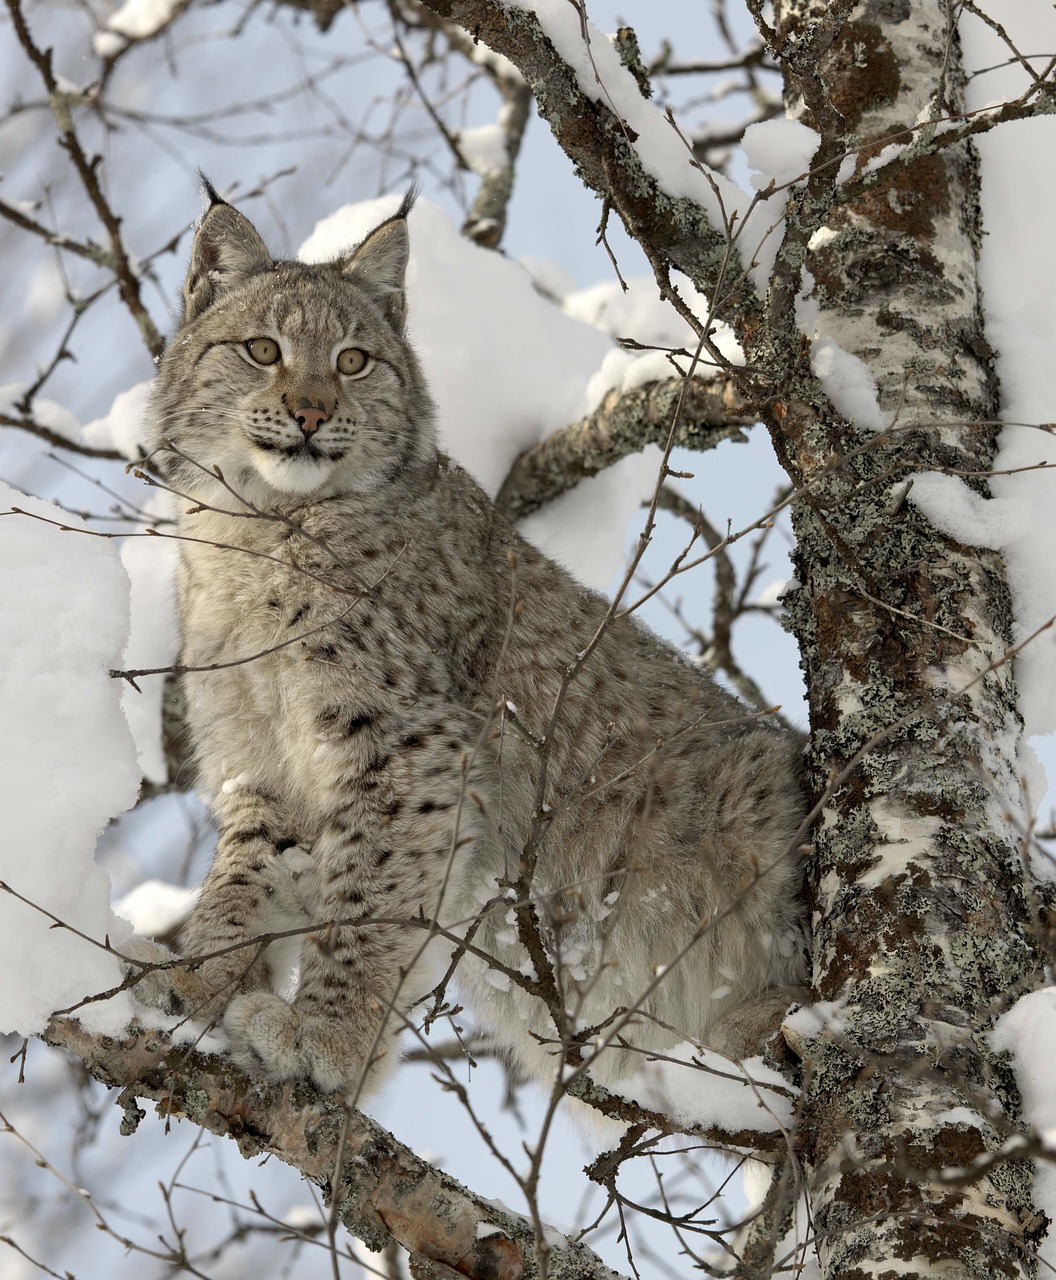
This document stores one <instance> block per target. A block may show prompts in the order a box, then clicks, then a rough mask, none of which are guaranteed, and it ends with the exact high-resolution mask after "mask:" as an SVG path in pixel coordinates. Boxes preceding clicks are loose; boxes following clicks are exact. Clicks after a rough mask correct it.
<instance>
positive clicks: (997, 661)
mask: <svg viewBox="0 0 1056 1280" xmlns="http://www.w3.org/2000/svg"><path fill="white" fill-rule="evenodd" d="M813 14H816V6H814V5H812V4H810V3H809V2H801V0H781V2H780V3H779V4H778V6H777V21H778V39H779V48H780V49H781V50H782V52H784V53H785V54H786V55H787V56H788V67H789V75H788V79H787V81H786V83H787V84H788V85H789V87H790V89H791V92H790V95H789V97H790V106H791V108H792V110H793V112H794V113H795V114H800V115H801V116H802V118H803V120H804V122H805V123H809V124H811V125H814V126H815V127H819V128H821V130H822V133H823V143H822V148H821V150H820V151H819V156H821V155H822V154H823V153H824V152H825V151H826V145H827V149H828V152H829V153H830V154H833V155H839V154H840V153H841V152H842V151H843V150H844V149H845V148H846V149H848V150H853V151H856V152H857V154H858V157H859V164H862V163H864V162H865V161H867V160H868V159H869V158H870V156H872V155H873V154H875V153H877V152H878V151H879V150H880V149H881V147H882V146H884V145H885V144H886V142H887V140H888V139H889V138H890V137H891V136H893V135H896V134H899V133H901V131H903V130H905V129H906V128H907V126H910V125H912V124H913V123H914V121H916V120H918V118H919V117H920V114H921V113H922V112H923V111H925V110H927V109H929V102H930V101H932V99H933V95H937V101H936V102H935V105H934V106H933V107H932V108H931V110H932V111H933V113H934V114H935V115H942V114H945V113H947V112H950V111H956V110H957V109H959V105H960V92H961V74H960V65H959V59H958V47H957V41H956V36H955V34H954V33H952V32H951V29H950V26H949V17H948V14H947V13H946V11H945V9H944V7H943V6H942V5H941V4H939V3H936V2H934V0H914V4H913V5H912V7H911V6H910V4H909V3H906V0H870V3H868V4H866V5H865V6H864V7H863V8H862V9H860V10H857V11H856V13H855V16H854V18H853V19H852V20H850V21H848V22H847V23H846V24H845V25H844V26H843V27H842V30H840V31H839V34H838V35H837V36H836V38H835V39H834V40H833V41H832V42H831V45H830V46H829V47H828V49H827V50H825V49H822V50H820V60H816V61H815V63H814V66H813V67H810V66H809V65H806V64H805V63H804V64H802V65H800V64H799V63H797V57H798V56H799V55H798V50H797V43H796V42H797V41H798V42H800V44H801V45H802V44H807V43H808V42H809V41H810V40H812V39H815V40H816V39H817V38H818V33H819V30H820V29H821V28H823V26H824V23H825V21H826V20H825V18H822V19H821V21H820V22H819V21H817V19H816V18H812V15H813ZM819 73H820V75H819ZM943 77H944V82H943ZM815 102H817V103H819V104H821V107H822V110H824V106H825V104H826V102H827V103H829V104H831V106H832V107H835V108H836V110H837V111H838V112H839V114H840V115H841V116H842V118H843V122H844V125H845V128H846V135H845V137H843V138H840V137H839V136H838V133H839V126H838V122H837V123H836V125H835V128H834V124H833V120H832V119H828V120H825V119H819V111H818V110H817V109H816V108H815V106H814V104H815ZM807 104H810V105H807ZM902 140H903V141H905V140H907V139H906V138H905V135H904V134H903V135H902ZM831 172H832V170H830V177H831ZM821 181H822V182H824V178H822V179H821ZM812 185H814V184H812ZM863 188H864V189H862V190H861V191H860V193H859V194H858V195H857V196H856V198H855V199H854V200H853V201H852V202H851V203H850V204H849V205H847V204H845V205H843V206H842V207H841V206H840V205H839V204H836V205H834V206H833V207H832V208H831V209H829V211H828V212H827V213H824V212H823V211H824V201H823V200H818V201H817V202H816V204H815V206H814V207H813V208H812V207H811V200H812V197H813V196H814V194H815V193H814V192H813V191H812V190H811V188H810V187H808V188H807V191H806V193H805V195H804V197H803V198H802V200H801V201H800V203H799V207H798V208H797V209H796V210H795V211H790V217H789V233H788V234H789V238H790V239H792V238H793V237H795V235H796V233H797V227H796V226H795V223H796V220H797V217H798V218H799V220H800V226H799V227H798V233H799V239H800V242H801V243H809V245H810V250H809V252H808V253H807V255H806V264H807V266H808V268H809V269H810V271H811V272H812V273H813V277H814V281H815V284H816V294H815V296H816V300H817V302H818V304H819V308H820V311H819V317H818V322H817V327H818V333H819V335H824V336H828V337H832V338H834V339H835V340H836V341H837V342H838V343H839V344H840V345H841V346H842V347H843V348H844V349H845V350H847V351H850V352H853V353H854V354H855V355H857V356H859V357H860V358H861V359H862V360H863V361H865V362H866V363H867V364H868V366H869V368H870V369H871V371H872V373H873V375H874V377H875V379H876V383H877V386H878V388H879V391H880V404H881V407H882V409H883V411H884V413H885V415H886V416H887V417H888V419H889V420H890V421H891V422H892V426H891V428H890V429H889V430H888V431H886V432H885V433H884V434H883V436H880V435H878V434H877V433H876V432H874V431H870V430H868V429H865V428H862V427H860V426H855V425H854V424H852V423H848V422H847V421H846V420H844V419H842V418H839V417H837V416H835V415H834V414H833V412H832V410H831V408H828V407H826V406H825V405H824V403H822V402H821V401H819V399H818V397H817V395H816V391H815V388H814V386H813V383H812V379H811V378H810V376H809V371H808V370H805V369H804V368H803V367H802V365H801V364H800V365H797V366H795V367H792V368H790V369H789V370H788V373H789V381H788V384H787V386H786V388H785V390H784V393H783V395H782V396H781V398H780V400H779V401H778V403H777V405H775V406H774V410H773V411H772V413H771V415H770V426H771V431H772V434H773V437H774V440H775V444H776V447H777V448H778V450H779V453H780V454H781V456H782V458H783V460H784V462H785V464H786V466H787V468H788V470H789V473H790V475H791V476H792V477H793V478H794V479H795V481H796V482H797V483H798V484H802V485H806V486H808V488H807V492H806V500H805V501H802V502H800V503H799V504H797V508H796V515H795V525H796V533H797V540H798V551H797V562H798V572H799V579H800V583H801V589H800V590H798V591H796V592H795V593H793V597H792V600H791V615H792V624H793V627H794V629H795V631H796V634H797V635H798V637H799V640H800V643H801V648H802V655H803V663H804V667H805V670H806V674H807V684H808V689H809V699H810V716H811V729H812V753H811V757H812V765H813V770H814V778H815V781H816V784H817V789H818V791H819V792H822V791H823V790H825V789H826V788H828V791H827V797H826V802H825V807H824V811H823V813H822V816H821V818H820V821H819V824H818V830H817V839H816V849H817V857H816V870H815V875H814V880H813V888H814V895H815V897H814V903H815V912H816V914H815V921H816V935H815V955H814V982H815V987H816V992H817V995H818V998H819V999H820V1000H822V1001H831V1002H833V1006H832V1007H833V1010H834V1017H833V1020H832V1025H831V1027H830V1029H829V1030H828V1031H826V1032H823V1033H822V1034H820V1035H819V1036H818V1037H817V1038H816V1039H814V1040H813V1041H812V1042H811V1044H810V1046H809V1049H808V1059H807V1062H806V1063H805V1067H806V1070H805V1084H806V1097H805V1104H804V1135H803V1136H804V1147H803V1155H804V1159H805V1162H806V1164H807V1170H808V1184H809V1198H810V1203H811V1207H812V1211H813V1221H814V1227H815V1229H816V1232H817V1244H818V1251H819V1256H820V1258H821V1262H822V1266H823V1271H824V1274H825V1275H826V1276H836V1275H838V1276H841V1277H848V1276H865V1275H873V1276H878V1275H894V1274H898V1275H900V1276H906V1275H936V1274H939V1273H940V1272H941V1273H942V1274H943V1275H944V1276H988V1277H992V1276H995V1275H1008V1276H1011V1275H1019V1274H1021V1273H1032V1272H1033V1265H1032V1262H1031V1253H1032V1250H1031V1239H1030V1232H1029V1230H1028V1227H1029V1226H1031V1225H1033V1224H1035V1222H1036V1218H1035V1215H1034V1212H1033V1208H1032V1206H1031V1202H1030V1191H1031V1185H1030V1184H1031V1171H1030V1167H1029V1165H1028V1164H1027V1163H1026V1162H1008V1163H995V1164H994V1166H993V1167H992V1168H991V1170H990V1172H989V1173H988V1174H987V1175H985V1176H979V1177H977V1178H975V1179H972V1180H966V1181H961V1180H956V1181H946V1182H944V1180H943V1178H942V1176H941V1174H940V1173H939V1171H941V1170H946V1171H950V1170H952V1169H963V1168H964V1167H965V1166H968V1165H970V1164H972V1162H973V1161H975V1160H977V1159H982V1160H983V1161H984V1162H985V1161H986V1153H987V1152H991V1151H993V1150H994V1149H995V1148H996V1147H998V1146H1000V1144H1001V1143H1002V1142H1003V1141H1004V1139H1005V1138H1006V1136H1007V1133H1008V1129H1009V1127H1010V1126H1011V1125H1013V1124H1014V1117H1015V1115H1016V1108H1017V1105H1018V1099H1017V1095H1016V1090H1015V1086H1014V1083H1013V1081H1012V1079H1011V1076H1010V1073H1009V1071H1008V1069H1007V1067H1006V1066H1005V1065H1004V1064H1002V1063H999V1062H995V1061H994V1057H993V1055H992V1053H991V1052H990V1050H989V1048H988V1044H987V1033H988V1030H989V1028H990V1027H991V1025H992V1023H993V1020H994V1018H995V1016H996V1015H997V1014H999V1013H1000V1012H1001V1011H1002V1010H1003V1009H1005V1008H1006V1007H1007V1006H1008V1004H1009V1003H1010V1002H1011V1001H1012V1000H1014V999H1015V998H1016V996H1017V995H1019V994H1021V993H1022V992H1023V991H1025V990H1027V989H1030V988H1031V987H1032V986H1034V985H1035V984H1036V981H1037V977H1038V970H1039V953H1038V946H1037V941H1036V938H1035V936H1034V932H1033V926H1032V920H1031V917H1030V912H1029V910H1028V900H1027V895H1026V893H1025V890H1024V884H1023V849H1022V843H1023V831H1024V829H1025V826H1024V823H1023V814H1022V809H1023V801H1022V796H1021V794H1020V787H1019V783H1018V778H1017V754H1016V753H1017V744H1018V739H1019V735H1020V732H1021V720H1020V717H1019V714H1018V712H1017V709H1016V708H1017V702H1016V688H1015V682H1014V678H1013V672H1012V666H1011V662H1010V660H1009V658H1008V656H1007V649H1008V646H1009V643H1010V640H1009V632H1010V608H1009V597H1008V590H1007V585H1006V581H1005V574H1004V566H1003V563H1002V560H1001V557H1000V556H999V555H998V554H997V553H995V552H992V551H987V550H983V549H980V548H978V547H965V546H961V545H959V544H957V543H955V542H953V541H951V540H950V539H949V538H946V537H944V536H942V535H941V534H940V533H938V532H936V530H935V529H934V528H932V527H930V526H929V524H928V523H927V521H926V520H925V519H924V518H923V516H922V515H921V513H920V512H919V511H918V510H917V509H916V508H915V507H914V505H913V502H912V497H911V496H910V497H909V500H908V501H907V500H906V498H907V482H908V477H909V476H911V474H912V473H913V472H914V471H918V470H929V469H935V468H943V469H945V468H952V469H957V470H962V471H967V472H971V473H975V474H978V473H981V472H985V471H986V470H987V469H988V468H989V467H990V466H992V460H993V455H994V447H995V431H994V429H993V428H992V427H991V426H990V425H989V424H990V423H992V422H993V420H994V418H995V417H996V411H997V394H996V391H997V388H996V379H995V377H994V374H993V370H992V365H991V361H990V359H989V349H988V347H987V343H986V340H985V338H984V336H983V328H982V315H981V310H980V297H979V289H978V284H977V278H976V250H977V248H978V245H979V240H980V226H979V210H978V171H977V165H976V162H975V157H974V154H972V152H971V151H970V150H969V149H968V146H967V144H960V145H958V146H956V147H950V148H947V149H945V150H943V151H940V152H937V153H934V154H920V155H919V156H918V158H916V159H912V160H910V161H909V162H908V163H900V164H898V165H896V166H895V167H894V168H893V169H890V170H889V171H888V172H887V173H886V174H885V175H882V176H881V180H880V181H879V182H877V183H875V184H874V185H872V187H871V188H869V187H868V183H866V184H863ZM820 194H823V193H820ZM818 211H821V212H822V217H821V218H817V217H815V221H814V222H813V224H812V223H811V215H812V214H815V215H816V213H817V212H818ZM819 222H820V223H821V224H822V225H824V227H825V231H824V232H822V233H821V234H814V233H815V232H816V229H817V226H818V224H819ZM811 236H812V237H813V238H812V239H811V238H810V237H811ZM779 270H780V264H779ZM770 337H771V341H772V340H773V337H774V333H773V329H772V330H771V334H770ZM969 483H972V484H976V485H979V486H983V485H984V484H985V482H984V481H982V480H970V481H969ZM995 1104H996V1106H995ZM984 1115H985V1116H986V1117H987V1119H985V1120H984V1119H983V1116H984Z"/></svg>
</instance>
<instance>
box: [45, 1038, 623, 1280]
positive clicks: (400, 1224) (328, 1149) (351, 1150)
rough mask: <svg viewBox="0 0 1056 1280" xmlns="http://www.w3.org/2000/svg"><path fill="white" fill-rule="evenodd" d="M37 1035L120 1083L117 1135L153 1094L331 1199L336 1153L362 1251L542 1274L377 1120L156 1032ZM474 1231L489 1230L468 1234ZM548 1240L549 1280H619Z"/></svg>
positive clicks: (505, 1224) (578, 1248)
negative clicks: (115, 1036)
mask: <svg viewBox="0 0 1056 1280" xmlns="http://www.w3.org/2000/svg"><path fill="white" fill-rule="evenodd" d="M44 1039H45V1040H46V1041H47V1042H48V1043H49V1044H52V1045H55V1046H56V1047H58V1048H62V1049H67V1050H69V1051H70V1052H72V1053H75V1054H76V1055H77V1056H78V1057H79V1058H81V1059H82V1061H83V1062H84V1063H85V1065H86V1066H87V1068H88V1070H89V1071H90V1072H91V1073H92V1075H94V1076H95V1077H96V1079H98V1080H100V1081H102V1082H103V1083H104V1084H106V1085H109V1086H111V1087H121V1086H125V1088H124V1091H123V1092H122V1094H121V1095H120V1097H119V1098H118V1102H119V1103H120V1104H121V1105H122V1106H123V1107H124V1109H125V1120H124V1122H123V1125H122V1131H123V1132H125V1133H131V1132H132V1131H133V1130H134V1129H135V1127H136V1125H137V1124H138V1123H139V1121H140V1120H141V1119H142V1118H143V1116H144V1112H143V1111H141V1110H140V1109H139V1108H138V1107H137V1106H136V1105H135V1101H134V1100H135V1099H136V1098H151V1099H153V1100H154V1101H155V1102H157V1103H158V1110H159V1112H160V1113H161V1114H162V1115H165V1116H170V1117H175V1118H181V1119H182V1118H186V1119H188V1120H190V1121H191V1122H192V1123H194V1124H197V1125H201V1126H202V1128H204V1129H207V1130H209V1132H210V1133H215V1134H218V1135H220V1136H221V1137H227V1138H233V1139H234V1140H235V1142H236V1143H237V1144H238V1149H239V1151H240V1152H241V1153H242V1155H243V1156H245V1157H246V1158H247V1159H248V1158H250V1157H253V1156H258V1155H260V1154H262V1153H265V1152H270V1153H271V1154H273V1155H276V1156H278V1158H279V1159H280V1160H282V1161H284V1162H285V1163H286V1164H290V1165H293V1167H294V1168H296V1169H298V1170H300V1172H301V1173H302V1174H304V1176H305V1177H306V1178H308V1179H310V1180H311V1181H312V1182H314V1183H316V1185H318V1186H320V1187H322V1188H323V1190H324V1193H325V1194H326V1196H327V1199H328V1200H329V1201H331V1202H332V1200H333V1198H334V1192H335V1188H334V1187H333V1185H332V1184H333V1179H334V1171H335V1167H336V1164H337V1160H338V1155H339V1153H340V1158H341V1169H340V1174H339V1177H338V1185H337V1187H336V1195H337V1199H338V1202H339V1204H340V1206H341V1207H340V1209H339V1210H338V1216H339V1218H340V1219H341V1222H342V1223H343V1224H344V1225H345V1227H347V1228H348V1230H349V1231H351V1232H352V1233H353V1234H354V1235H356V1236H358V1237H359V1239H361V1240H362V1241H364V1243H365V1244H367V1245H368V1246H369V1247H370V1248H372V1249H378V1250H380V1249H383V1248H384V1247H385V1245H386V1244H388V1243H389V1241H390V1240H393V1239H395V1240H397V1241H398V1242H399V1243H400V1244H402V1245H403V1246H404V1248H406V1249H407V1250H408V1252H409V1253H410V1254H411V1257H412V1259H414V1260H416V1261H417V1262H418V1264H419V1265H418V1268H417V1269H418V1274H419V1275H423V1276H428V1275H445V1276H449V1275H452V1274H455V1275H459V1276H466V1277H470V1278H471V1280H521V1277H523V1278H524V1280H532V1277H535V1276H537V1275H539V1274H540V1271H539V1266H538V1262H537V1259H536V1255H535V1242H534V1240H533V1236H532V1230H531V1226H530V1224H529V1223H528V1221H527V1219H525V1218H521V1217H520V1216H518V1215H516V1214H513V1213H508V1212H504V1211H503V1210H502V1209H500V1208H498V1207H497V1206H496V1205H495V1204H494V1203H493V1202H489V1201H487V1200H485V1199H483V1198H482V1197H480V1196H477V1195H475V1194H474V1193H473V1192H471V1191H468V1190H467V1189H466V1188H465V1187H463V1186H461V1185H460V1184H459V1183H458V1182H456V1181H455V1179H454V1178H450V1177H448V1176H447V1174H445V1173H444V1172H443V1171H442V1170H440V1169H434V1168H433V1167H432V1166H431V1165H429V1164H427V1163H426V1162H425V1161H424V1160H422V1159H420V1158H419V1157H418V1156H416V1155H415V1154H414V1152H413V1151H411V1150H410V1149H409V1148H408V1147H405V1146H403V1145H402V1143H399V1142H397V1141H396V1139H395V1138H393V1137H392V1135H391V1134H389V1133H387V1132H386V1131H385V1130H384V1129H382V1128H381V1127H380V1125H377V1124H375V1123H374V1122H373V1121H372V1120H370V1119H368V1118H367V1117H366V1116H364V1115H362V1114H361V1113H360V1112H358V1111H347V1112H346V1110H345V1109H344V1108H343V1107H342V1106H341V1105H340V1104H339V1102H338V1101H337V1100H336V1099H334V1098H328V1097H326V1096H325V1095H323V1094H320V1093H319V1092H318V1091H316V1090H315V1089H313V1088H311V1087H310V1086H308V1085H303V1084H296V1085H285V1086H279V1085H265V1084H261V1083H259V1082H251V1081H250V1080H249V1079H248V1078H247V1077H246V1076H244V1075H242V1074H241V1073H240V1072H239V1071H238V1069H237V1068H236V1067H234V1066H233V1064H232V1063H231V1062H230V1061H228V1060H226V1059H223V1058H216V1057H207V1056H206V1055H204V1054H201V1053H198V1052H196V1051H194V1050H192V1049H184V1048H174V1047H173V1046H172V1044H171V1042H170V1040H169V1039H168V1037H167V1036H166V1035H165V1034H164V1033H163V1032H158V1031H140V1032H139V1033H138V1034H133V1035H132V1037H131V1038H130V1039H129V1040H125V1041H115V1040H111V1039H109V1038H108V1037H105V1036H93V1035H91V1034H90V1033H89V1032H87V1031H85V1030H84V1028H83V1027H81V1025H80V1024H79V1023H77V1022H74V1021H71V1020H69V1019H53V1020H52V1022H51V1024H50V1025H49V1027H48V1030H47V1032H46V1033H45V1036H44ZM130 1082H131V1083H130ZM346 1121H347V1123H346ZM484 1227H490V1228H492V1231H491V1233H489V1232H486V1231H481V1232H480V1233H479V1234H478V1228H484ZM495 1228H497V1230H495ZM548 1244H549V1246H550V1248H549V1255H548V1258H547V1270H548V1274H549V1276H550V1277H551V1278H552V1280H573V1278H574V1280H620V1277H619V1276H618V1273H617V1272H614V1271H612V1270H610V1268H609V1267H607V1266H606V1265H605V1264H604V1263H603V1262H602V1261H601V1259H600V1258H598V1257H597V1255H596V1254H594V1253H592V1252H591V1250H590V1249H588V1248H587V1247H586V1246H585V1245H582V1244H576V1243H573V1242H572V1241H561V1240H560V1238H559V1237H558V1235H557V1233H556V1232H553V1233H549V1232H548Z"/></svg>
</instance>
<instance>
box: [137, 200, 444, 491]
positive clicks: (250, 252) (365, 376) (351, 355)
mask: <svg viewBox="0 0 1056 1280" xmlns="http://www.w3.org/2000/svg"><path fill="white" fill-rule="evenodd" d="M406 264H407V233H406V220H405V218H404V216H403V214H402V212H401V213H400V214H398V215H397V216H396V217H395V218H393V219H390V220H389V221H388V222H386V223H383V224H382V225H381V226H380V227H378V228H377V230H376V231H374V232H373V234H372V235H371V236H369V237H368V239H367V240H366V241H364V243H363V244H362V245H361V246H360V247H359V248H358V249H357V250H356V251H355V252H354V253H352V254H351V255H349V256H348V257H346V258H343V259H338V260H337V261H335V262H332V263H324V264H321V265H303V264H301V263H295V262H275V261H273V260H272V258H271V256H270V255H269V254H268V252H267V250H266V249H265V248H264V245H263V243H262V242H261V240H260V238H259V236H258V235H257V233H256V231H255V230H254V229H253V227H252V226H251V225H250V223H249V222H247V221H246V219H245V218H244V217H243V216H242V215H241V214H240V213H238V212H237V210H235V209H233V208H231V207H230V206H229V205H225V204H214V205H213V207H212V208H211V209H210V210H209V212H208V213H207V214H206V215H205V218H204V220H203V222H202V225H201V227H200V228H199V231H198V234H197V236H196V238H195V244H194V249H193V253H192V261H191V270H190V273H189V275H188V278H187V284H186V287H185V290H184V316H183V324H182V326H181V328H180V330H179V332H178V334H177V335H176V338H175V339H174V341H173V343H172V345H171V346H170V348H169V350H168V352H167V353H166V355H165V357H164V359H163V361H162V365H161V370H160V375H159V380H158V385H157V389H156V392H155V421H156V424H157V426H156V431H157V437H158V438H157V440H156V444H157V445H158V446H160V449H161V453H160V455H159V458H158V463H159V466H160V467H162V468H163V469H164V470H165V472H166V474H167V475H169V476H170V477H174V478H178V480H179V481H180V483H181V484H185V485H187V489H186V492H187V493H188V494H189V495H193V496H196V497H200V496H202V494H203V489H204V491H205V493H206V494H210V493H214V492H215V490H216V489H217V487H218V485H219V481H218V480H217V479H216V478H215V475H213V474H211V473H214V471H215V468H219V470H220V473H221V476H222V478H223V481H224V482H226V484H227V485H228V486H230V488H231V489H233V490H234V491H235V494H237V495H238V496H239V497H243V498H245V499H246V500H248V501H249V502H252V503H253V504H254V505H259V504H261V503H263V504H264V505H271V504H273V503H274V501H275V500H276V497H278V496H295V497H312V498H316V499H318V498H324V497H331V496H334V495H337V494H343V493H364V492H368V491H370V490H373V489H376V488H378V487H379V486H381V485H383V484H385V483H387V482H388V481H390V480H391V479H392V478H393V477H394V476H395V475H397V474H398V473H400V472H403V471H407V470H410V471H415V470H417V469H418V468H419V467H420V466H421V465H422V464H423V462H424V461H425V459H426V458H428V457H431V456H432V450H433V447H434V437H433V428H432V416H433V410H432V405H431V403H430V401H429V397H428V393H427V392H426V390H425V388H424V384H423V381H422V375H421V372H420V370H419V368H418V364H417V361H416V360H415V357H414V355H413V353H412V352H411V350H410V348H409V347H408V344H407V342H406V340H405V339H404V337H403V319H404V297H403V278H404V272H405V269H406ZM170 442H171V445H172V446H174V448H175V450H177V451H178V452H169V451H168V450H167V445H168V444H169V443H170ZM227 498H228V500H229V501H230V498H231V495H230V494H228V495H227Z"/></svg>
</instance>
